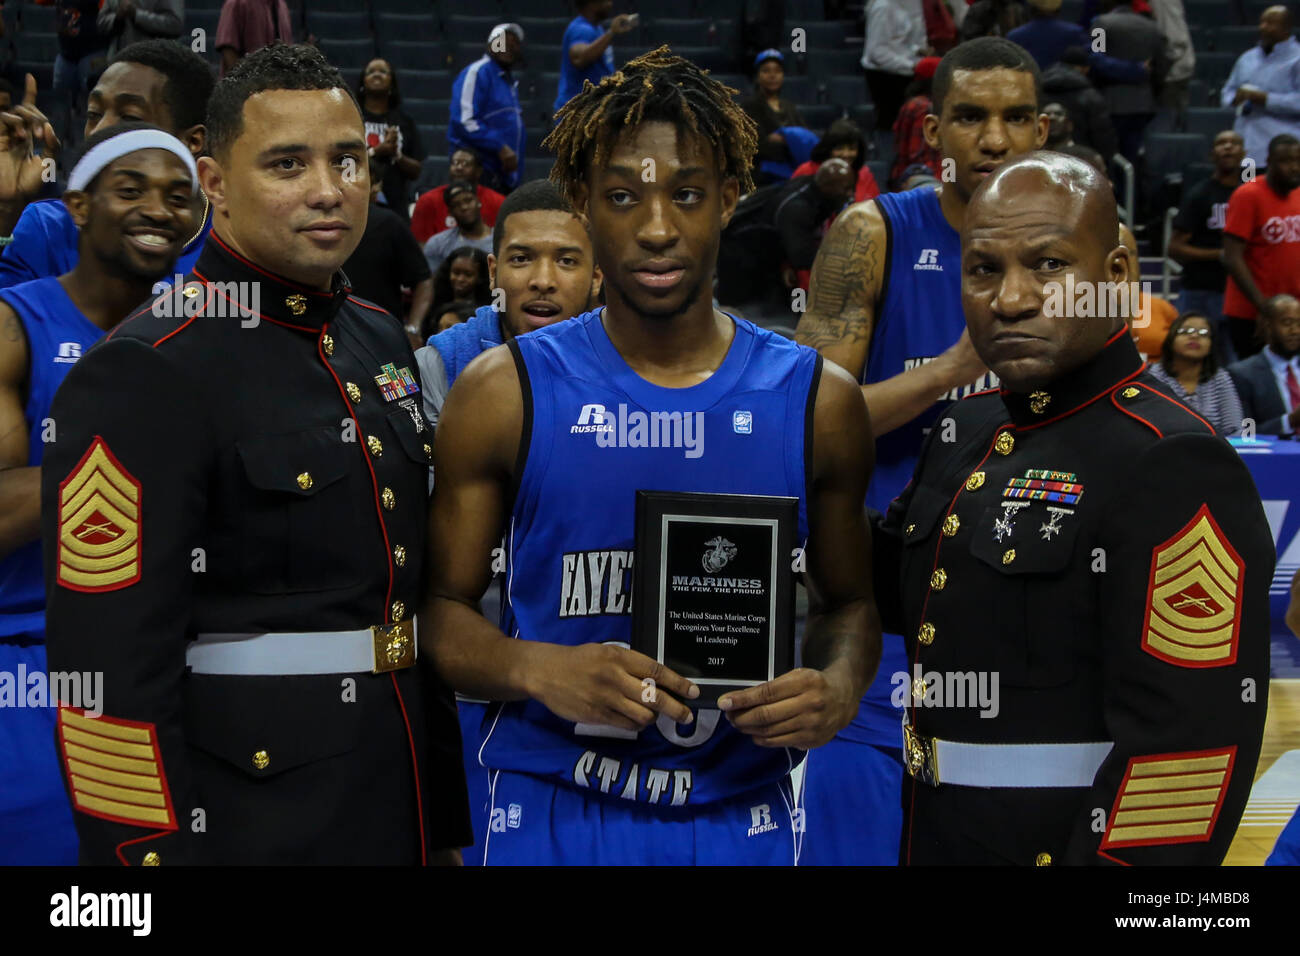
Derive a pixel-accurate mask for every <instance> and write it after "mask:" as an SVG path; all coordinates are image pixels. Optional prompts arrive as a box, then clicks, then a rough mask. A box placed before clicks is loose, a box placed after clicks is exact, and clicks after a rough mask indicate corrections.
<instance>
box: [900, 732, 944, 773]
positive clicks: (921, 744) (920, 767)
mask: <svg viewBox="0 0 1300 956" xmlns="http://www.w3.org/2000/svg"><path fill="white" fill-rule="evenodd" d="M903 756H904V759H905V762H906V764H907V772H908V774H909V775H910V776H911V777H912V778H913V779H916V780H919V781H921V782H922V783H928V784H929V785H930V786H932V787H937V786H939V760H938V758H937V757H936V756H935V752H934V741H933V740H932V739H931V738H929V737H923V736H921V735H920V734H918V733H917V732H916V731H915V730H913V729H912V727H911V725H910V724H904V725H903Z"/></svg>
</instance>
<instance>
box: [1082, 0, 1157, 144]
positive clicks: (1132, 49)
mask: <svg viewBox="0 0 1300 956" xmlns="http://www.w3.org/2000/svg"><path fill="white" fill-rule="evenodd" d="M1104 6H1105V7H1106V9H1107V11H1108V12H1106V13H1103V14H1102V15H1101V16H1099V17H1097V18H1096V19H1095V20H1093V21H1092V27H1093V29H1094V30H1104V31H1105V37H1106V52H1107V54H1109V55H1110V56H1113V57H1116V58H1118V59H1121V60H1129V61H1131V62H1133V63H1150V64H1151V77H1150V78H1147V79H1141V80H1137V81H1134V82H1115V83H1107V84H1106V85H1105V86H1103V87H1102V90H1101V93H1102V96H1104V97H1105V99H1106V105H1107V107H1109V110H1110V120H1111V123H1113V124H1114V126H1115V134H1116V136H1117V137H1118V139H1119V151H1120V153H1122V154H1123V155H1124V158H1125V159H1127V160H1128V161H1129V162H1130V163H1134V164H1136V163H1137V161H1138V152H1139V150H1141V148H1142V135H1143V133H1145V132H1146V128H1147V124H1148V123H1150V122H1151V118H1152V117H1153V116H1155V113H1156V102H1155V94H1154V93H1153V92H1152V80H1154V81H1155V82H1157V83H1159V82H1163V80H1164V76H1165V73H1166V72H1167V69H1166V64H1165V38H1164V35H1163V34H1161V32H1160V28H1159V27H1158V26H1156V25H1155V23H1153V22H1152V21H1151V20H1150V19H1149V18H1147V17H1144V16H1141V15H1140V14H1138V13H1137V12H1136V11H1134V9H1133V4H1132V3H1131V2H1129V0H1106V2H1105V4H1104Z"/></svg>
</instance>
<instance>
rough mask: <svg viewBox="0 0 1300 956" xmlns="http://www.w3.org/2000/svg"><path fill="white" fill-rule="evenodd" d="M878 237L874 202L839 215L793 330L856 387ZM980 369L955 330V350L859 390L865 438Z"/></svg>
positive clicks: (874, 304)
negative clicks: (867, 428)
mask: <svg viewBox="0 0 1300 956" xmlns="http://www.w3.org/2000/svg"><path fill="white" fill-rule="evenodd" d="M885 239H886V232H885V220H884V217H883V216H882V215H881V212H880V208H879V207H878V206H877V204H876V203H875V202H874V201H871V202H864V203H858V204H857V205H855V206H850V207H849V208H848V209H846V210H845V211H844V212H842V213H840V215H839V218H837V219H836V220H835V224H834V225H833V226H831V229H830V232H828V233H827V234H826V238H825V239H823V240H822V245H821V249H819V250H818V252H817V261H816V262H814V263H813V268H812V278H811V279H810V280H809V286H808V311H807V312H805V313H804V315H803V317H802V318H801V319H800V320H799V327H798V328H797V329H796V330H795V339H796V341H798V342H799V343H800V344H801V345H807V346H809V347H810V348H815V349H816V350H817V351H818V352H820V353H821V354H822V355H823V356H824V357H825V358H827V359H828V360H830V361H832V362H834V363H835V364H837V365H839V366H841V367H842V368H844V369H845V370H847V371H848V372H849V373H850V374H851V375H853V376H854V377H855V378H857V379H858V380H859V381H861V379H862V370H863V368H865V367H866V364H867V356H868V353H869V349H870V345H871V333H872V330H873V329H874V327H875V319H876V313H877V310H878V309H879V308H880V306H881V302H880V291H881V288H882V287H883V285H884V278H885V275H884V269H885ZM985 371H986V369H985V367H984V364H983V363H982V362H981V361H980V360H979V356H977V355H976V354H975V350H974V348H972V347H971V344H970V337H969V336H968V335H967V333H965V332H962V334H961V338H960V339H958V340H957V342H956V344H954V345H953V346H952V347H951V348H949V349H948V350H947V351H945V352H944V353H943V354H942V355H939V356H938V357H937V358H935V360H934V361H932V362H927V363H925V364H924V365H920V366H918V367H916V368H914V369H911V370H910V371H907V372H902V373H900V374H898V375H895V376H893V377H892V378H887V379H885V380H883V381H880V382H873V383H871V384H870V385H863V386H862V395H863V397H864V398H865V399H866V401H867V407H868V408H869V409H870V410H871V426H872V434H873V436H874V437H876V438H879V437H880V436H881V435H883V434H885V433H886V432H890V431H893V430H894V429H895V428H897V427H899V426H900V425H904V424H906V423H907V422H909V421H911V420H912V419H913V418H915V417H916V416H917V415H920V414H921V413H922V412H923V411H925V410H926V409H927V408H929V407H930V406H931V405H933V404H934V403H935V402H937V401H938V400H939V399H940V398H942V397H943V395H944V394H946V393H947V392H949V391H951V390H952V389H954V388H957V387H959V386H961V385H968V384H970V383H971V382H973V381H975V380H976V379H977V378H979V377H980V376H981V375H983V374H984V372H985Z"/></svg>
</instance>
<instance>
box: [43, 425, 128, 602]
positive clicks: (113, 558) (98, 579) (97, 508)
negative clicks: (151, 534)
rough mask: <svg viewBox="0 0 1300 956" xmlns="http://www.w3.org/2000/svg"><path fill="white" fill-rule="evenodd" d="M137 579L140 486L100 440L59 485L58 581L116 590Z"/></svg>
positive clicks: (76, 587) (82, 587)
mask: <svg viewBox="0 0 1300 956" xmlns="http://www.w3.org/2000/svg"><path fill="white" fill-rule="evenodd" d="M138 580H140V483H139V482H138V481H136V480H135V478H133V477H132V476H131V474H130V472H128V471H127V470H126V469H125V468H123V467H122V463H121V462H119V461H118V460H117V459H116V458H115V457H113V453H112V451H110V450H109V447H108V445H107V443H105V441H104V439H102V438H100V437H99V436H98V435H96V436H95V440H94V442H92V443H91V445H90V448H89V450H87V452H86V454H85V455H83V456H82V458H81V461H79V462H77V465H76V467H75V468H73V469H72V473H71V474H70V475H68V477H67V478H65V479H64V480H63V482H62V483H61V484H60V485H59V560H58V582H59V584H61V585H63V586H64V587H65V588H71V589H72V590H74V591H89V592H96V591H116V590H118V589H119V588H124V587H129V586H130V585H132V584H134V583H135V582H136V581H138Z"/></svg>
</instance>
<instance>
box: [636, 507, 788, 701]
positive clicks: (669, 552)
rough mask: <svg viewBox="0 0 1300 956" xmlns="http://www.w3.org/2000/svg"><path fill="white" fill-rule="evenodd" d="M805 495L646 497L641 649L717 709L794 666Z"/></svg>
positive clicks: (639, 588)
mask: <svg viewBox="0 0 1300 956" xmlns="http://www.w3.org/2000/svg"><path fill="white" fill-rule="evenodd" d="M798 504H799V502H798V499H797V498H779V497H766V496H760V495H721V494H700V493H693V492H662V491H638V492H637V501H636V563H635V565H634V567H635V572H634V573H635V583H634V585H633V591H632V593H633V595H634V600H633V606H632V648H633V650H637V651H640V652H641V653H643V654H645V655H646V656H648V657H651V658H653V659H655V660H657V661H659V662H660V663H662V664H664V665H665V666H667V667H669V668H671V669H672V670H674V671H676V672H677V673H678V674H681V675H682V676H683V677H685V678H687V679H688V680H691V681H693V682H694V683H695V684H697V685H699V688H700V696H699V698H698V700H696V701H693V702H692V703H694V704H696V705H705V706H716V705H717V700H718V698H719V697H720V696H721V695H723V694H725V693H726V692H727V691H734V690H740V689H742V688H746V687H753V686H755V685H757V684H761V683H764V682H765V681H770V680H772V679H773V678H775V677H778V676H780V675H781V674H784V673H785V672H787V671H789V670H790V669H791V668H792V667H793V666H794V571H793V570H792V568H791V565H790V554H791V552H792V550H793V549H794V546H795V525H796V521H797V516H798Z"/></svg>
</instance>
